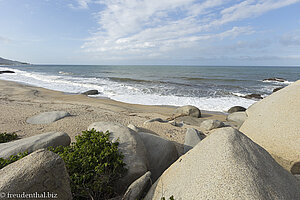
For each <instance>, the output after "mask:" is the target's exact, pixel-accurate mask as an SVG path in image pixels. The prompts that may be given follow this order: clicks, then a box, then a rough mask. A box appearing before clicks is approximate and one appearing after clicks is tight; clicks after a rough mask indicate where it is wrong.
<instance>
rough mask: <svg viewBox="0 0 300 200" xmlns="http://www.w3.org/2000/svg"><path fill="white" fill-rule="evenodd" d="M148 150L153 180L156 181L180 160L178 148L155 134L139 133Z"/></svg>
mask: <svg viewBox="0 0 300 200" xmlns="http://www.w3.org/2000/svg"><path fill="white" fill-rule="evenodd" d="M138 134H139V135H140V136H141V138H142V140H143V143H144V145H145V147H146V149H147V158H148V161H149V170H150V171H151V174H152V175H151V178H152V180H153V181H155V180H156V179H157V178H158V177H159V176H160V175H161V174H162V173H163V172H164V171H165V170H166V169H167V168H168V167H169V166H170V165H171V164H172V163H173V162H175V160H177V158H178V153H177V149H176V146H175V145H174V144H173V143H172V142H171V141H169V140H166V139H164V138H162V137H159V136H157V135H154V134H150V133H144V132H139V133H138Z"/></svg>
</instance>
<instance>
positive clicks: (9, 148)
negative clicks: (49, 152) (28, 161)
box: [0, 132, 71, 158]
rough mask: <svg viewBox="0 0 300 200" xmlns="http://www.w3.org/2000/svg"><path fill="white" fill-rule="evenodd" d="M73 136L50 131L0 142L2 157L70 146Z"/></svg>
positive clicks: (0, 155)
mask: <svg viewBox="0 0 300 200" xmlns="http://www.w3.org/2000/svg"><path fill="white" fill-rule="evenodd" d="M70 142H71V138H70V137H69V135H68V134H66V133H62V132H48V133H42V134H39V135H35V136H31V137H28V138H24V139H19V140H14V141H11V142H7V143H1V144H0V158H8V157H9V156H11V155H16V154H18V153H20V152H24V151H27V152H28V153H31V152H34V151H36V150H38V149H43V148H48V147H51V146H52V147H57V146H60V145H62V146H68V145H69V144H70Z"/></svg>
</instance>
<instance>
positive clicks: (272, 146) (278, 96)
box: [240, 81, 300, 174]
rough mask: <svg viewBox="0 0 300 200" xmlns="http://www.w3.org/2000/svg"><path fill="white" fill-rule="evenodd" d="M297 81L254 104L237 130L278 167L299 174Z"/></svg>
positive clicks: (299, 110)
mask: <svg viewBox="0 0 300 200" xmlns="http://www.w3.org/2000/svg"><path fill="white" fill-rule="evenodd" d="M299 99H300V81H296V82H295V83H293V84H291V85H289V86H287V87H285V88H283V89H281V90H279V91H277V92H275V93H273V94H271V95H270V96H268V97H266V98H265V99H264V100H262V101H260V102H257V103H255V104H254V105H252V106H251V107H250V108H249V109H248V110H247V111H246V113H247V115H248V117H247V119H246V121H245V122H244V124H243V125H242V126H241V128H240V130H241V131H242V132H243V133H245V134H246V135H247V136H248V137H250V138H251V139H252V140H253V141H254V142H256V143H257V144H259V145H260V146H262V147H263V148H265V149H266V150H267V151H268V152H269V153H270V154H271V155H272V156H273V157H274V158H275V159H276V160H277V162H278V163H279V164H281V165H282V166H283V167H284V168H286V169H287V170H289V171H291V172H292V173H293V174H300V153H299V152H300V131H299V130H300V124H299V119H300V101H299Z"/></svg>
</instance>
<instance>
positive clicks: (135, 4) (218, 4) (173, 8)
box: [82, 0, 300, 58]
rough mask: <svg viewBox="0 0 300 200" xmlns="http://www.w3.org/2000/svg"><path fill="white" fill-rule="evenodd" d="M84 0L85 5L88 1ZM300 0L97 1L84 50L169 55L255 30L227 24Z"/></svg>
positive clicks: (123, 54)
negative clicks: (93, 27)
mask: <svg viewBox="0 0 300 200" xmlns="http://www.w3.org/2000/svg"><path fill="white" fill-rule="evenodd" d="M82 1H84V2H86V4H82V6H83V7H85V5H86V7H87V6H88V3H89V2H87V1H89V0H82ZM299 1H300V0H245V1H234V0H206V1H201V2H200V1H197V0H172V1H170V0H99V1H97V2H98V3H100V4H102V5H103V6H104V9H103V10H102V11H100V12H99V13H98V15H97V19H98V24H99V27H98V31H97V32H95V33H93V35H92V36H91V37H90V38H88V39H87V41H86V42H85V43H84V44H83V45H82V48H83V49H84V51H86V52H90V53H93V54H94V55H99V56H101V57H114V58H115V57H128V56H135V57H136V56H137V57H139V56H146V57H147V55H156V56H158V55H166V54H167V53H170V52H173V51H174V50H175V49H187V48H195V47H196V46H201V44H202V43H206V42H207V41H213V40H222V39H225V38H234V37H237V36H239V35H245V34H251V33H253V32H254V30H253V29H252V28H251V27H250V26H242V27H238V26H234V27H230V24H229V23H231V22H235V21H240V20H244V19H247V18H253V17H257V16H260V15H262V14H264V13H266V12H268V11H270V10H274V9H278V8H281V7H284V6H288V5H291V4H293V3H296V2H299ZM225 25H227V26H225ZM228 25H229V26H228Z"/></svg>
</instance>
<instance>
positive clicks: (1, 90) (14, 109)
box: [0, 80, 226, 153]
mask: <svg viewBox="0 0 300 200" xmlns="http://www.w3.org/2000/svg"><path fill="white" fill-rule="evenodd" d="M174 109H175V107H171V106H147V105H137V104H128V103H122V102H118V101H114V100H111V99H97V98H91V97H88V96H85V95H74V94H66V93H62V92H58V91H52V90H48V89H44V88H39V87H33V86H28V85H22V84H18V83H15V82H10V81H3V80H0V110H1V115H0V123H1V130H0V132H8V133H12V132H15V133H17V134H18V135H19V136H20V137H21V138H25V137H30V136H33V135H37V134H41V133H45V132H51V131H56V132H58V131H61V132H65V133H67V134H68V135H69V136H70V137H71V140H72V141H74V139H75V136H76V135H78V134H80V133H81V132H82V131H84V130H86V129H87V127H88V126H89V125H90V124H91V123H93V122H97V121H109V122H118V123H121V124H123V125H125V126H127V125H129V124H133V125H135V126H137V127H139V128H142V129H144V131H145V132H151V133H153V134H157V135H159V136H161V137H163V138H166V139H169V140H171V141H173V142H174V143H175V144H176V146H177V148H178V150H179V152H181V153H182V149H183V143H184V137H185V133H186V129H187V128H191V127H195V126H193V125H184V126H183V127H176V126H174V125H171V124H170V123H159V122H153V123H149V124H144V122H145V121H147V120H149V119H154V118H162V119H166V118H168V117H170V116H171V115H172V113H173V111H174ZM49 111H67V112H69V113H70V114H71V116H70V117H66V118H63V119H61V120H58V121H56V122H54V123H51V124H29V123H26V119H27V118H29V117H32V116H34V115H36V114H39V113H42V112H49ZM225 118H226V115H225V114H222V113H215V112H205V111H202V117H201V118H199V120H200V121H202V120H205V119H218V120H220V121H224V120H225ZM199 124H200V122H199Z"/></svg>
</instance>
